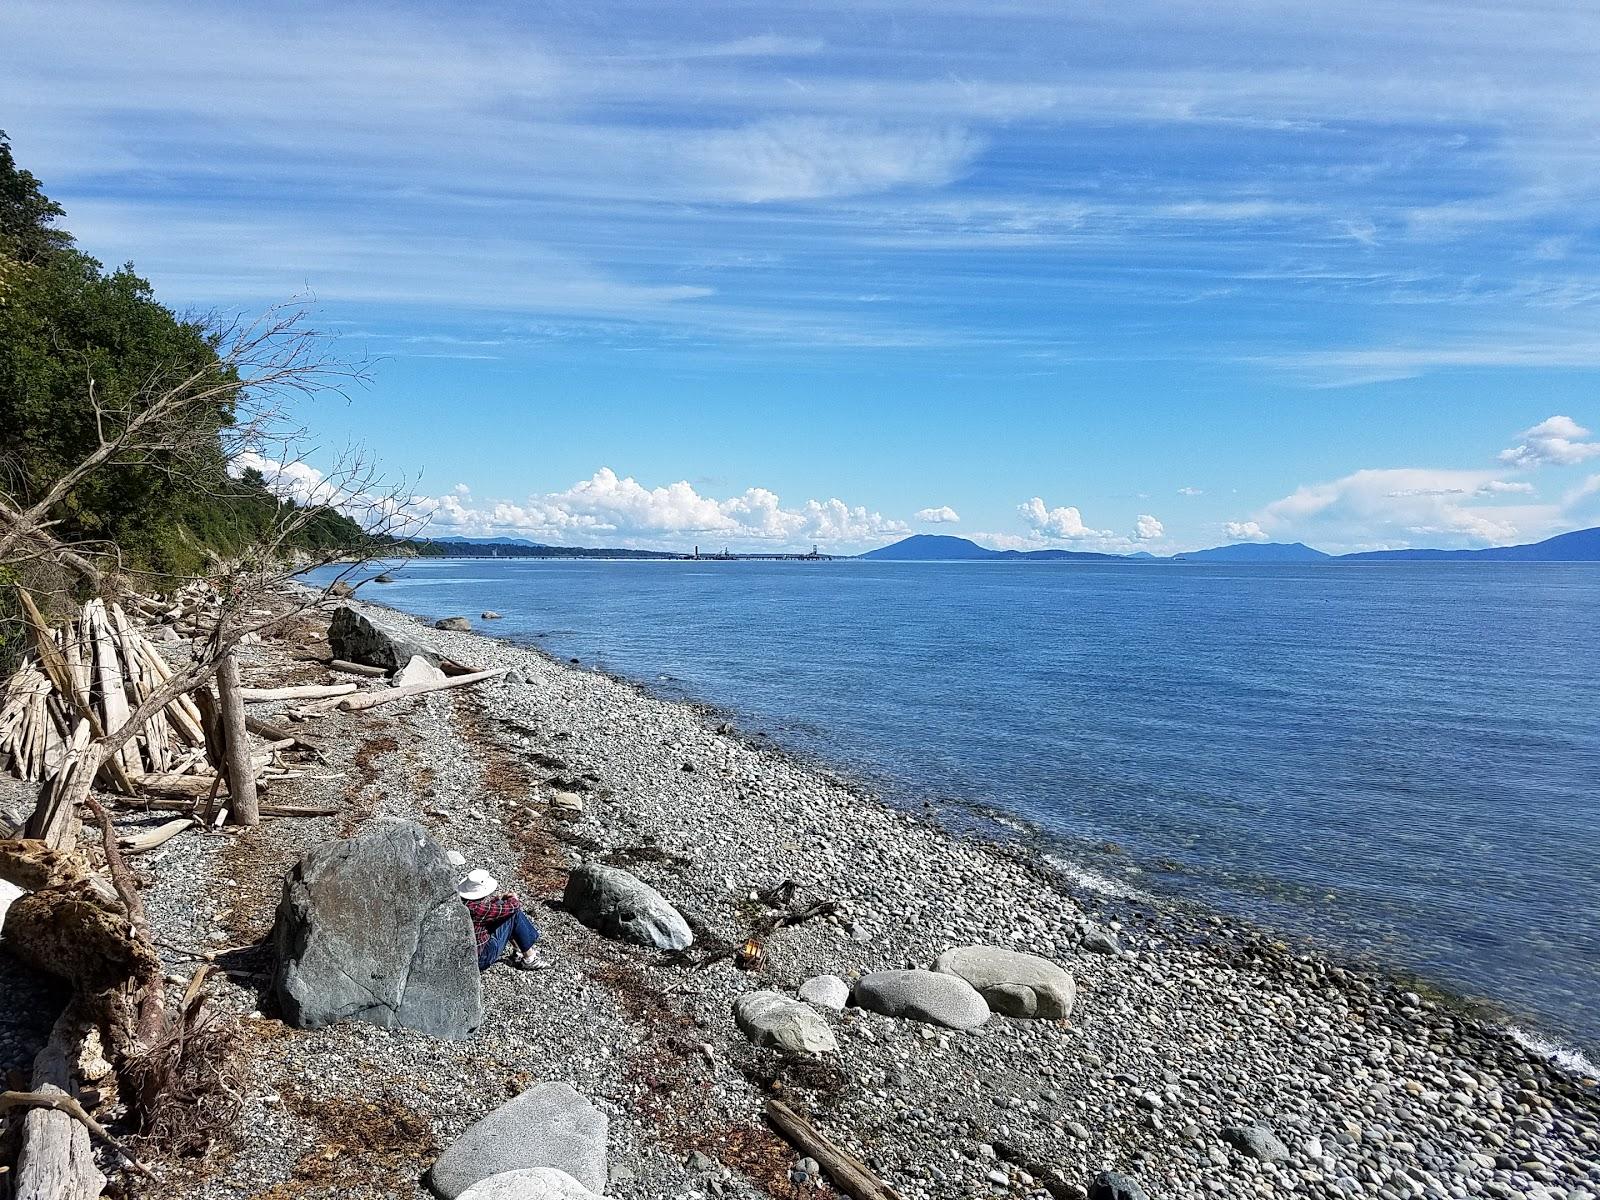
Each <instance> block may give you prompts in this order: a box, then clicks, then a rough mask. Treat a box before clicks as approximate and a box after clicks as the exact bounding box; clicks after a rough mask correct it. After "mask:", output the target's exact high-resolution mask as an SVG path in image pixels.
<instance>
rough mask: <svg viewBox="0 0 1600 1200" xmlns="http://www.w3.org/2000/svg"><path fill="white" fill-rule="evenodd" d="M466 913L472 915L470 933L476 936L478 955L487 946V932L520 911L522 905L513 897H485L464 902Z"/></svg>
mask: <svg viewBox="0 0 1600 1200" xmlns="http://www.w3.org/2000/svg"><path fill="white" fill-rule="evenodd" d="M465 903H466V906H467V911H468V912H469V913H471V914H472V932H473V933H475V934H477V936H478V953H480V954H481V953H483V948H484V947H485V946H487V945H488V944H489V931H490V930H491V929H493V928H494V927H495V926H496V925H498V924H500V922H501V921H504V920H505V919H506V918H507V917H509V916H511V915H512V914H513V913H517V912H520V911H522V905H521V903H520V902H519V901H518V900H517V898H516V897H515V896H512V895H509V894H507V895H503V896H487V897H485V898H484V899H482V900H468V901H466V902H465Z"/></svg>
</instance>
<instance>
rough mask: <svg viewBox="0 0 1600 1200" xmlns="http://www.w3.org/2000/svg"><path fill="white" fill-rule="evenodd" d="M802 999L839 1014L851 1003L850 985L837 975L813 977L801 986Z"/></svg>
mask: <svg viewBox="0 0 1600 1200" xmlns="http://www.w3.org/2000/svg"><path fill="white" fill-rule="evenodd" d="M800 999H802V1000H804V1001H805V1002H806V1003H807V1004H815V1005H816V1006H817V1007H818V1008H831V1009H833V1010H834V1011H835V1012H838V1011H839V1010H841V1009H842V1008H844V1006H845V1005H846V1004H849V1003H850V985H849V984H848V983H846V982H845V981H844V980H842V979H840V978H839V977H838V976H837V975H813V976H812V977H811V978H810V979H808V980H806V981H805V982H804V983H802V984H801V985H800Z"/></svg>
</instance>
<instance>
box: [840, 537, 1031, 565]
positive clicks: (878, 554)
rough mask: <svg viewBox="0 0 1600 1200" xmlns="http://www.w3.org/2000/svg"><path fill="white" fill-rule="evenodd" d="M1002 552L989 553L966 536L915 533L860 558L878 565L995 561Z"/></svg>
mask: <svg viewBox="0 0 1600 1200" xmlns="http://www.w3.org/2000/svg"><path fill="white" fill-rule="evenodd" d="M999 553H1000V552H999V551H998V550H989V549H987V548H985V547H983V546H980V545H978V543H977V542H969V541H968V540H967V539H966V538H962V537H951V536H949V535H948V534H944V533H914V534H912V535H911V536H910V537H908V538H904V539H902V540H901V541H898V542H896V543H895V544H894V545H892V546H882V547H880V548H878V549H877V550H868V551H867V552H866V553H865V554H862V555H858V557H860V558H869V559H873V560H875V561H877V562H965V561H967V560H969V559H984V558H994V557H996V556H997V555H998V554H999Z"/></svg>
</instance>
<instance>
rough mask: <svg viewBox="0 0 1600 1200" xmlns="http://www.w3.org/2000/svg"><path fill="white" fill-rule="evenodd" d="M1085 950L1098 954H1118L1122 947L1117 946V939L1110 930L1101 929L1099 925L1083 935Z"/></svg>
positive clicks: (1090, 928) (1093, 926) (1091, 927)
mask: <svg viewBox="0 0 1600 1200" xmlns="http://www.w3.org/2000/svg"><path fill="white" fill-rule="evenodd" d="M1083 948H1084V949H1085V950H1092V951H1094V953H1096V954H1116V953H1118V952H1119V951H1121V949H1122V947H1121V946H1120V945H1118V944H1117V938H1116V935H1115V934H1114V933H1112V932H1111V931H1110V930H1109V929H1101V928H1100V927H1099V926H1098V925H1092V926H1090V927H1089V930H1088V932H1086V933H1085V934H1084V935H1083Z"/></svg>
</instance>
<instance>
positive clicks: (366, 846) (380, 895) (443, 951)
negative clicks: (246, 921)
mask: <svg viewBox="0 0 1600 1200" xmlns="http://www.w3.org/2000/svg"><path fill="white" fill-rule="evenodd" d="M457 874H458V872H457V870H456V868H454V867H452V866H451V865H450V863H449V860H448V859H446V858H445V852H444V851H443V850H441V849H440V848H439V847H438V845H436V844H435V843H434V841H433V839H432V838H431V837H429V836H428V832H427V830H425V829H423V828H422V826H420V825H417V824H415V823H413V822H410V821H385V822H383V823H381V824H379V825H377V826H375V827H373V828H372V829H369V830H367V831H366V832H364V833H361V834H359V835H358V836H356V837H353V838H343V839H341V840H339V841H335V842H329V843H327V844H326V845H322V846H319V847H317V848H316V849H315V850H313V851H311V852H310V853H309V854H307V855H306V856H305V857H304V858H302V859H301V860H300V862H299V863H298V864H297V865H296V866H295V868H294V870H292V871H291V872H289V875H288V878H286V879H285V880H284V881H283V898H282V899H281V900H280V901H279V903H278V916H277V921H276V923H275V924H274V926H273V931H272V936H273V942H274V945H275V947H276V949H277V955H278V965H277V977H276V980H275V986H276V991H277V996H278V1003H279V1005H280V1007H281V1008H282V1010H283V1017H284V1020H286V1021H287V1022H288V1023H289V1024H291V1025H294V1026H297V1027H298V1028H301V1029H310V1028H315V1027H317V1026H321V1025H332V1024H334V1023H336V1022H339V1021H365V1022H367V1023H368V1024H372V1025H383V1026H395V1025H403V1026H405V1027H407V1028H409V1029H417V1030H421V1031H422V1032H423V1033H429V1034H433V1035H434V1036H436V1037H448V1038H463V1037H466V1036H467V1035H468V1034H469V1033H471V1032H472V1031H473V1030H474V1029H476V1028H477V1027H478V1025H479V1023H480V1022H481V1021H482V1020H483V994H482V990H481V985H480V982H479V979H478V957H477V952H476V947H475V944H474V939H473V935H472V918H471V917H470V916H469V915H468V914H467V909H466V906H465V905H464V904H462V903H461V899H460V897H458V896H457V895H456V890H455V882H456V876H457Z"/></svg>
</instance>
